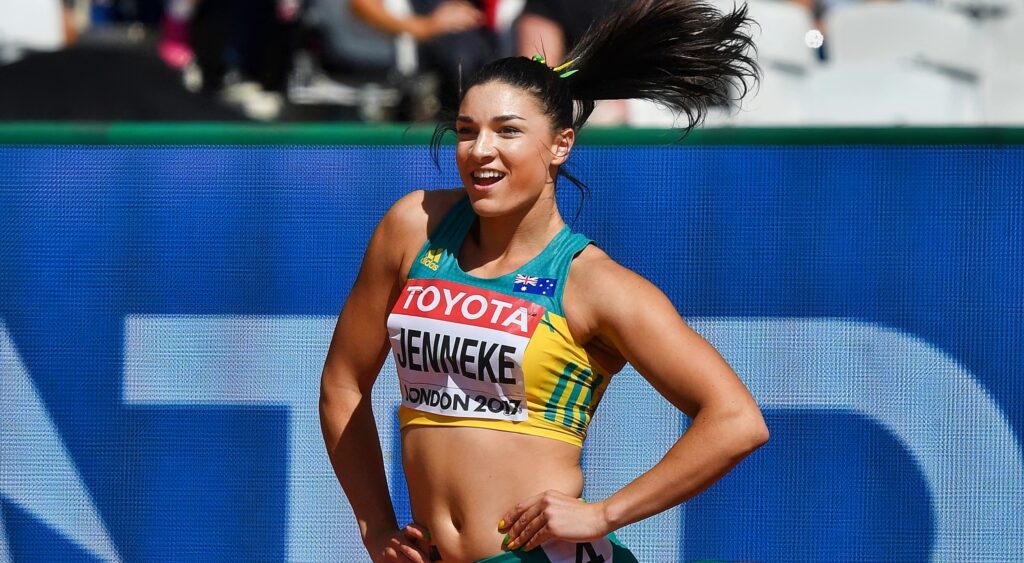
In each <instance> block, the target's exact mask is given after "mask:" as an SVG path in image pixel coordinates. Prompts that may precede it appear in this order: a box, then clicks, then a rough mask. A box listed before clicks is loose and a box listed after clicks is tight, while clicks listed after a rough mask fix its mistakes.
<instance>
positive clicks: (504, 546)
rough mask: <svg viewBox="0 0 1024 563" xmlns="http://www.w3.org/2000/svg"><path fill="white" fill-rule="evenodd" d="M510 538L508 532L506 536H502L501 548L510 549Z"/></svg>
mask: <svg viewBox="0 0 1024 563" xmlns="http://www.w3.org/2000/svg"><path fill="white" fill-rule="evenodd" d="M510 539H511V538H509V537H508V534H505V537H503V538H501V549H508V540H510Z"/></svg>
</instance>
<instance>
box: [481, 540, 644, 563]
mask: <svg viewBox="0 0 1024 563" xmlns="http://www.w3.org/2000/svg"><path fill="white" fill-rule="evenodd" d="M515 561H525V562H526V563H638V562H637V560H636V556H634V555H633V553H632V552H630V551H629V548H627V547H626V546H624V545H622V543H621V542H619V538H616V537H615V534H608V535H607V536H606V537H603V538H601V539H599V540H597V541H592V542H583V543H573V542H565V541H554V540H553V541H549V542H545V543H544V544H542V545H541V546H540V547H537V548H534V549H532V550H530V551H523V550H521V549H515V550H512V551H506V552H505V553H499V554H498V555H492V556H491V557H488V558H486V559H481V560H479V561H477V562H476V563H512V562H515Z"/></svg>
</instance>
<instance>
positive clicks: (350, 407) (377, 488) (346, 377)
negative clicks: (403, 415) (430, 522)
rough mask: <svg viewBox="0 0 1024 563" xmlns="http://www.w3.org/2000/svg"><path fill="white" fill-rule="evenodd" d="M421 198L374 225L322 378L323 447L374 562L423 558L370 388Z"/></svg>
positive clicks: (411, 198) (405, 200)
mask: <svg viewBox="0 0 1024 563" xmlns="http://www.w3.org/2000/svg"><path fill="white" fill-rule="evenodd" d="M422 201H423V192H414V193H413V194H409V195H408V196H405V197H403V198H402V199H400V200H399V201H398V202H397V203H396V204H395V205H394V206H393V207H392V208H391V209H390V210H389V211H388V212H387V214H385V216H384V218H383V219H382V220H381V222H380V224H379V225H377V229H376V230H375V231H374V233H373V237H372V238H371V239H370V243H369V246H368V247H367V250H366V254H365V255H364V257H363V264H362V266H361V267H360V269H359V274H358V276H357V277H356V282H355V285H353V286H352V291H351V292H350V293H349V296H348V299H347V300H346V302H345V306H344V307H343V308H342V311H341V314H340V315H339V317H338V322H337V325H336V326H335V328H334V335H333V336H332V338H331V344H330V347H329V348H328V351H327V359H326V361H325V362H324V369H323V374H322V376H321V380H320V427H321V430H322V431H323V435H324V442H325V444H326V446H327V453H328V455H329V457H330V460H331V466H333V468H334V472H335V474H336V475H337V476H338V481H339V482H340V483H341V487H342V489H344V491H345V495H346V496H347V497H348V500H349V503H350V504H351V505H352V510H353V512H355V516H356V520H357V521H358V523H359V532H360V534H361V536H362V539H363V543H364V545H365V546H366V548H367V550H368V551H369V552H370V555H371V556H372V557H373V559H374V561H378V560H381V559H383V560H386V561H414V562H418V561H424V562H426V560H427V559H426V557H425V554H423V553H422V551H419V550H417V549H416V548H414V547H413V545H414V543H413V542H412V541H410V540H409V537H411V538H412V539H419V538H417V537H416V535H417V534H419V530H418V529H412V531H409V530H408V529H407V531H406V532H405V533H402V532H400V531H399V529H398V523H397V521H396V519H395V512H394V507H393V506H392V505H391V497H390V495H389V494H388V485H387V480H386V478H385V473H384V460H383V455H382V453H381V447H380V438H379V436H378V434H377V423H376V421H375V420H374V418H373V411H372V409H371V408H370V391H371V389H372V388H373V383H374V381H375V380H376V379H377V374H378V373H379V372H380V368H381V366H382V365H383V364H384V359H385V357H386V356H387V352H388V348H389V344H388V334H387V328H386V323H387V315H388V309H389V306H390V304H391V303H394V301H395V299H397V296H398V293H399V292H400V291H401V286H400V284H401V283H402V278H403V277H404V276H403V275H402V267H403V262H404V260H405V258H406V256H405V255H406V254H407V253H408V250H407V247H408V244H409V241H412V240H415V239H414V237H415V236H416V235H417V233H416V231H417V230H418V229H416V219H417V213H418V214H419V216H420V217H422V216H423V211H422ZM420 222H423V220H421V221H420ZM399 553H401V554H402V556H399ZM403 556H404V557H403Z"/></svg>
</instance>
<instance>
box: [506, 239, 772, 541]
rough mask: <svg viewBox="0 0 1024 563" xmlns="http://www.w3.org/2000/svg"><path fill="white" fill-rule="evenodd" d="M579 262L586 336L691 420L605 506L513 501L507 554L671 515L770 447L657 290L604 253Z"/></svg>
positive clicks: (549, 495)
mask: <svg viewBox="0 0 1024 563" xmlns="http://www.w3.org/2000/svg"><path fill="white" fill-rule="evenodd" d="M582 258H583V256H581V257H580V259H582ZM581 261H582V260H581ZM585 264H586V266H585V269H584V268H581V269H583V270H584V272H581V274H582V275H577V276H572V275H571V276H570V280H569V282H570V284H574V285H576V286H577V287H575V288H574V292H573V294H574V295H575V296H578V302H577V305H578V306H577V307H574V309H576V311H578V312H579V316H581V317H582V318H583V321H582V322H583V323H584V326H587V327H588V332H589V334H590V336H591V338H599V339H600V340H601V341H603V342H605V343H607V344H609V345H610V346H612V347H614V348H615V349H616V350H617V351H618V352H619V353H620V354H621V355H622V357H623V358H625V359H626V360H627V361H628V362H629V363H631V364H632V365H633V367H635V368H636V370H637V371H638V372H639V373H640V374H642V375H643V376H644V378H646V379H647V380H648V381H649V382H650V383H651V385H653V386H654V388H655V389H657V390H658V392H659V393H661V394H662V395H663V396H664V397H665V398H666V399H668V400H669V401H670V402H671V403H672V404H673V405H675V406H676V407H677V408H679V409H680V410H682V411H683V412H685V413H686V414H687V415H688V416H690V417H691V418H692V422H691V424H690V426H689V428H688V429H687V430H686V432H685V433H684V434H683V435H682V436H681V437H680V438H679V440H678V441H677V442H676V443H675V444H674V445H673V446H672V447H671V448H670V449H669V451H668V452H667V453H666V454H665V456H664V458H662V460H661V461H660V462H658V463H657V464H656V465H655V466H654V467H652V468H651V469H649V470H648V471H647V472H645V473H644V474H642V475H640V476H639V477H637V478H636V479H635V480H634V481H632V482H631V483H629V484H628V485H626V486H625V487H623V488H622V489H620V490H619V491H618V492H616V493H615V494H613V495H612V496H610V497H608V498H607V499H605V500H603V501H601V502H596V503H592V504H586V503H583V502H582V501H580V500H578V499H575V498H572V497H570V496H568V495H564V494H562V493H559V492H557V491H546V492H544V493H541V494H539V495H536V496H534V497H531V498H530V499H526V500H524V501H523V502H521V503H519V504H517V505H516V507H514V508H513V509H512V510H511V511H509V513H507V514H506V516H505V518H504V520H503V521H504V522H506V523H509V524H511V530H508V528H504V529H502V530H501V531H508V533H509V537H510V538H511V540H512V541H510V545H509V547H510V548H515V547H519V546H525V547H526V548H527V549H532V548H533V547H535V546H536V545H539V544H541V543H543V542H545V541H547V540H549V539H562V540H568V541H586V540H592V539H596V538H598V537H601V536H604V535H606V534H607V533H609V532H611V531H614V530H616V529H618V528H621V527H623V526H625V525H627V524H631V523H633V522H636V521H638V520H642V519H644V518H647V517H648V516H652V515H654V514H657V513H659V512H662V511H665V510H668V509H669V508H672V507H674V506H677V505H679V504H681V503H683V502H685V501H686V500H688V499H690V498H692V497H694V496H696V495H697V494H699V493H701V492H702V491H704V490H705V489H707V488H708V487H710V486H711V485H712V484H713V483H714V482H715V481H717V480H718V479H720V478H721V477H722V476H723V475H725V474H726V473H728V472H729V470H731V469H732V468H733V467H735V466H736V464H738V463H739V462H740V461H741V460H742V459H743V458H744V457H746V456H747V455H748V454H750V453H751V452H752V451H754V450H755V449H757V448H758V447H759V446H761V445H762V444H764V443H765V442H767V441H768V428H767V427H766V426H765V423H764V419H763V418H762V416H761V411H760V409H759V408H758V406H757V403H756V402H755V401H754V398H753V397H752V396H751V395H750V392H749V391H748V390H747V388H746V386H744V385H743V382H742V381H740V379H739V377H737V376H736V374H735V372H733V370H732V368H730V367H729V365H728V364H727V363H726V362H725V360H724V359H723V358H722V357H721V355H719V354H718V352H717V351H716V350H715V349H714V347H712V346H711V344H709V343H708V342H707V341H706V340H704V338H702V337H701V336H700V335H699V334H697V333H696V332H695V331H693V329H691V328H690V327H689V326H687V325H686V323H685V322H684V321H683V319H682V318H681V317H680V316H679V314H678V313H677V312H676V310H675V307H674V306H673V305H672V303H671V302H670V301H669V300H668V298H667V297H666V296H665V295H664V294H663V293H662V292H661V291H660V290H659V289H658V288H656V287H655V286H654V285H653V284H651V283H650V282H648V281H647V280H646V279H644V278H642V277H641V276H639V275H637V274H635V273H633V272H631V271H630V270H628V269H626V268H623V267H622V266H619V265H618V264H616V263H615V262H613V261H612V260H611V259H610V258H608V257H607V256H604V255H603V253H601V255H600V256H598V257H597V258H592V259H589V260H587V261H586V262H585ZM583 265H584V264H580V266H583ZM574 270H575V268H574ZM569 286H570V287H571V285H569ZM568 308H569V305H568V303H567V312H568Z"/></svg>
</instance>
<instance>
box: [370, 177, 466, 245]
mask: <svg viewBox="0 0 1024 563" xmlns="http://www.w3.org/2000/svg"><path fill="white" fill-rule="evenodd" d="M464 193H465V192H464V191H463V190H461V189H451V190H430V191H427V190H416V191H413V192H409V193H407V194H405V195H404V196H402V197H401V198H399V199H398V201H396V202H395V203H394V204H393V205H392V206H391V209H389V210H388V212H387V213H386V214H385V215H384V218H383V219H382V220H381V225H382V226H385V227H386V228H388V229H389V230H392V231H393V232H394V233H395V234H398V233H407V234H409V235H410V236H414V235H415V234H417V233H422V236H423V238H424V239H426V235H427V234H428V233H429V232H430V231H432V230H433V229H434V227H436V226H437V224H438V223H440V222H441V218H442V217H444V214H445V213H447V212H448V210H449V209H451V207H452V206H453V205H455V203H456V202H457V201H459V199H460V198H461V197H462V195H463V194H464Z"/></svg>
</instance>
